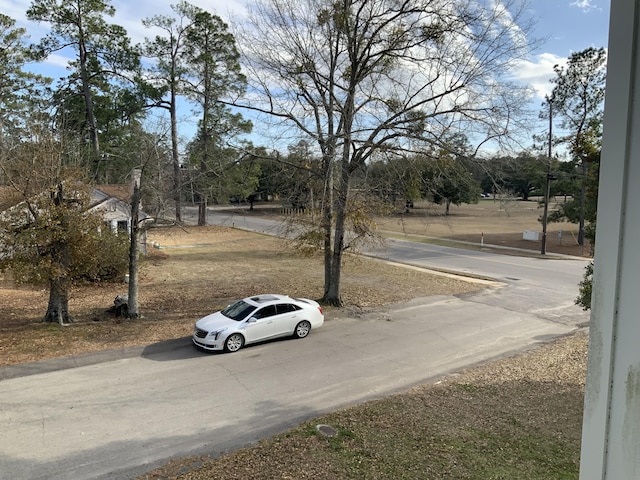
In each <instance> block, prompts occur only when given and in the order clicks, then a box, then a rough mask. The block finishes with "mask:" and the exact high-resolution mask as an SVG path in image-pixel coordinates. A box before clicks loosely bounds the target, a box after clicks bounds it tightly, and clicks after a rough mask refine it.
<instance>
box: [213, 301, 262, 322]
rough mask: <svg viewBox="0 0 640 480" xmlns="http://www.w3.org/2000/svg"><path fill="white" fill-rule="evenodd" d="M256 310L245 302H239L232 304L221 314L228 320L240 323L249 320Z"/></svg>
mask: <svg viewBox="0 0 640 480" xmlns="http://www.w3.org/2000/svg"><path fill="white" fill-rule="evenodd" d="M255 309H256V307H254V306H253V305H249V304H248V303H247V302H245V301H244V300H238V301H237V302H236V303H232V304H231V305H229V306H228V307H227V308H225V309H224V310H222V311H221V312H220V313H222V314H223V315H224V316H225V317H227V318H230V319H232V320H235V321H236V322H239V321H241V320H244V319H245V318H247V316H249V314H250V313H251V312H252V311H254V310H255Z"/></svg>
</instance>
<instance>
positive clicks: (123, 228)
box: [116, 220, 129, 234]
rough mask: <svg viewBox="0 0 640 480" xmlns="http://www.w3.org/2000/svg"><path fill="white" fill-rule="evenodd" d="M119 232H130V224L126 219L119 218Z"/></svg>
mask: <svg viewBox="0 0 640 480" xmlns="http://www.w3.org/2000/svg"><path fill="white" fill-rule="evenodd" d="M116 231H117V233H120V232H122V233H127V234H128V233H129V224H128V223H127V221H126V220H118V227H117V230H116Z"/></svg>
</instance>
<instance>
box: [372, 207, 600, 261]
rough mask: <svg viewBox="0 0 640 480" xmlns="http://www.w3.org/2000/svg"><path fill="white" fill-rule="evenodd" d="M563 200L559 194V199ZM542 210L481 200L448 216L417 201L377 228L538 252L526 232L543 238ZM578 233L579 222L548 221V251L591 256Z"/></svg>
mask: <svg viewBox="0 0 640 480" xmlns="http://www.w3.org/2000/svg"><path fill="white" fill-rule="evenodd" d="M560 200H561V197H558V198H557V201H560ZM555 206H556V201H552V202H551V203H550V206H549V211H552V210H553V209H554V208H555ZM542 213H543V209H542V208H541V207H540V206H539V204H538V203H537V202H536V201H527V202H523V201H518V200H493V199H482V200H480V202H479V203H478V204H476V205H460V206H456V205H452V206H451V209H450V213H449V215H444V207H443V206H441V205H433V204H428V203H416V204H415V208H413V209H411V210H410V212H409V213H402V214H396V215H394V216H392V217H386V218H381V219H379V220H378V228H379V229H380V230H382V231H385V232H394V233H398V232H400V233H402V234H405V235H420V236H425V237H433V238H439V239H448V240H453V241H463V242H472V243H476V244H481V243H484V244H485V245H497V246H502V247H514V248H522V249H528V250H531V251H532V252H537V253H539V252H540V247H541V242H540V241H530V240H524V239H523V233H524V232H525V231H535V232H538V234H539V237H540V238H542V224H541V223H540V221H539V218H540V217H541V216H542ZM577 235H578V225H576V224H571V223H567V222H562V223H549V224H548V225H547V242H546V251H547V253H558V254H565V255H574V256H585V257H588V256H590V255H591V248H590V245H589V243H588V242H587V243H586V244H585V245H584V246H580V245H578V242H577Z"/></svg>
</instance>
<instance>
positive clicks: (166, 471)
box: [0, 200, 588, 480]
mask: <svg viewBox="0 0 640 480" xmlns="http://www.w3.org/2000/svg"><path fill="white" fill-rule="evenodd" d="M443 209H444V207H440V206H427V205H416V208H415V209H413V210H412V211H411V212H410V213H409V214H404V213H403V214H398V215H396V216H394V217H391V218H386V219H379V222H378V223H379V226H380V228H381V229H382V230H385V231H388V232H393V233H392V234H394V235H409V234H410V235H418V236H422V237H435V238H439V239H448V240H446V241H450V240H455V241H461V240H462V241H469V242H473V243H480V239H479V238H478V232H480V235H481V236H483V237H484V238H483V239H484V243H486V244H496V245H502V246H509V247H518V248H527V247H528V248H529V249H531V251H532V252H533V253H534V254H535V252H539V248H540V246H539V242H526V241H523V240H522V232H523V231H525V230H540V224H539V223H538V222H537V218H538V216H539V215H540V213H541V210H539V209H538V208H537V205H536V204H535V203H533V202H511V203H508V204H505V205H501V204H500V202H493V201H491V200H483V201H481V203H480V204H479V205H472V206H461V207H455V206H452V210H451V214H450V215H449V216H448V217H444V216H443V215H442V212H443ZM249 214H252V215H253V214H255V215H261V214H266V213H265V212H264V211H261V210H257V211H256V212H252V213H249ZM558 228H560V226H558V225H551V226H550V228H549V232H550V235H549V240H548V243H547V246H548V248H547V251H548V252H550V253H551V252H557V253H567V254H571V255H580V254H586V253H587V252H586V251H585V250H588V249H587V248H583V247H576V246H575V242H573V239H572V235H571V234H568V235H567V234H563V238H562V242H559V241H554V239H556V240H557V239H558V236H557V231H558V230H557V229H558ZM561 228H562V229H563V231H564V232H569V231H573V232H574V233H575V230H576V228H575V226H572V225H563V226H562V227H561ZM564 229H566V230H564ZM571 229H573V230H571ZM554 232H556V233H555V235H556V236H554ZM570 238H571V241H569V239H570ZM152 240H153V241H155V242H158V243H159V244H160V246H161V247H162V248H160V249H151V250H150V255H149V257H148V259H147V260H146V261H145V262H144V266H143V268H142V272H141V273H142V274H141V284H140V301H141V311H142V313H143V315H144V318H143V319H140V320H136V321H117V320H116V319H115V318H113V317H111V316H110V315H108V314H107V313H105V310H106V309H107V308H108V307H109V306H111V305H112V303H113V299H114V297H115V296H116V295H117V294H119V293H126V288H127V287H126V285H125V284H124V283H123V284H119V285H104V286H92V287H85V288H81V289H78V290H77V291H75V292H74V294H73V297H72V299H71V302H70V306H71V311H72V314H73V315H74V316H75V319H76V323H74V324H73V325H71V326H68V327H60V326H58V325H51V324H42V323H39V319H40V318H41V316H42V315H43V314H44V311H45V309H46V302H47V299H48V294H47V292H46V291H44V290H38V289H32V288H17V287H15V286H14V285H12V283H11V282H10V280H9V279H8V278H3V279H1V280H0V308H2V312H3V315H2V318H1V319H0V366H1V365H10V364H15V363H23V362H30V361H35V360H42V359H46V358H52V357H56V356H61V355H69V354H76V353H85V352H91V351H98V350H102V349H106V348H121V347H125V346H133V345H146V344H151V343H154V342H159V341H162V340H166V339H173V338H180V337H186V336H188V335H190V333H191V329H192V326H193V321H194V320H195V319H196V318H198V317H200V316H202V315H204V314H206V313H209V312H211V311H213V310H215V309H218V308H220V307H222V306H224V305H225V304H227V303H228V302H229V301H230V300H232V299H235V298H237V297H241V296H245V295H251V294H255V293H259V292H286V293H290V294H292V295H297V296H306V297H310V298H318V297H319V296H321V294H322V281H323V278H322V259H321V258H320V257H319V256H316V257H310V258H309V257H302V256H300V255H298V254H295V253H292V252H291V251H289V250H287V249H286V248H285V246H284V243H283V242H282V241H281V240H278V239H274V238H271V237H265V236H262V235H257V234H252V233H247V232H240V231H237V230H233V229H226V228H218V227H204V228H195V227H194V228H187V229H180V228H173V229H168V230H167V229H163V230H153V231H151V232H150V235H149V241H152ZM565 241H566V243H565ZM523 242H524V243H523ZM560 243H562V244H560ZM554 244H556V245H554ZM555 247H558V249H559V250H556V249H555ZM478 288H480V287H479V286H478V285H477V284H473V283H468V282H465V281H464V280H458V279H454V278H451V277H446V276H439V275H433V274H431V273H428V272H425V271H421V270H415V269H407V268H403V267H399V266H390V265H387V264H385V263H382V262H378V261H375V260H372V259H362V258H357V257H352V256H348V257H347V258H346V263H345V273H344V276H343V294H344V299H345V301H346V303H347V306H346V307H345V309H344V310H340V309H331V308H328V309H325V313H326V316H327V320H328V321H339V318H340V315H342V314H343V313H344V312H346V313H348V314H364V313H366V312H367V311H368V310H372V309H375V308H377V307H379V306H381V305H385V304H388V303H391V302H398V301H401V300H403V299H408V298H414V297H422V296H428V295H441V294H453V293H460V292H465V291H472V290H476V289H478ZM586 349H587V335H586V334H584V333H579V334H576V335H573V336H571V337H567V338H564V339H560V340H557V341H555V342H553V343H550V344H548V345H545V346H543V347H541V348H538V349H535V350H532V351H530V352H525V353H523V354H521V355H518V356H515V357H511V358H505V359H502V360H500V361H496V362H491V363H489V364H486V365H482V366H478V367H473V368H470V369H467V370H465V371H463V372H458V373H457V374H454V375H451V376H448V377H446V378H444V379H442V380H441V381H440V382H437V383H436V384H433V385H425V386H423V387H419V388H415V389H412V390H411V391H408V392H405V393H402V394H398V395H394V396H392V397H389V398H385V399H380V400H376V401H373V402H368V403H366V404H364V405H360V406H353V407H351V408H348V409H345V410H341V411H338V412H335V413H333V414H330V415H327V416H324V417H322V418H319V419H314V420H312V421H310V422H307V423H305V424H304V425H301V426H299V427H298V428H295V429H293V430H291V431H288V432H283V433H282V434H280V435H278V436H276V437H274V438H271V439H267V440H264V441H261V442H259V443H258V444H257V445H255V446H250V447H248V448H247V449H244V450H241V451H238V452H231V453H229V454H228V455H224V456H222V457H220V458H216V457H217V455H218V453H217V452H212V455H211V457H205V458H202V457H200V458H189V459H182V460H177V461H174V462H171V463H170V464H168V465H166V466H165V467H163V468H161V469H159V470H157V471H155V472H151V473H149V474H148V475H145V476H143V477H141V478H143V479H145V480H149V479H183V480H186V479H189V480H195V479H216V478H225V479H247V478H252V479H273V480H276V479H287V478H289V479H307V478H308V479H311V478H313V479H327V480H328V479H348V478H353V479H361V478H367V479H373V480H378V479H380V480H382V479H391V478H393V479H396V478H398V479H416V480H417V479H434V480H437V479H478V480H481V479H482V480H484V479H527V480H536V479H540V480H543V479H544V480H548V479H559V478H563V479H577V477H578V461H579V451H580V428H581V417H582V399H583V394H584V376H585V359H586ZM317 424H328V425H330V426H331V427H333V428H334V429H335V430H336V432H337V435H336V436H334V437H324V436H322V435H321V434H319V433H318V432H317V431H316V429H315V427H316V425H317Z"/></svg>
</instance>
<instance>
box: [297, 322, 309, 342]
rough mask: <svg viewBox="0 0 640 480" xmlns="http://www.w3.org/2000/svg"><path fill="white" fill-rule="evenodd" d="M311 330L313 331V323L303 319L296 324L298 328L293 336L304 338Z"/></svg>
mask: <svg viewBox="0 0 640 480" xmlns="http://www.w3.org/2000/svg"><path fill="white" fill-rule="evenodd" d="M310 331H311V324H310V323H309V322H308V321H306V320H303V321H302V322H300V323H298V324H297V325H296V328H295V330H294V331H293V336H294V337H296V338H304V337H306V336H307V335H309V332H310Z"/></svg>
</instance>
